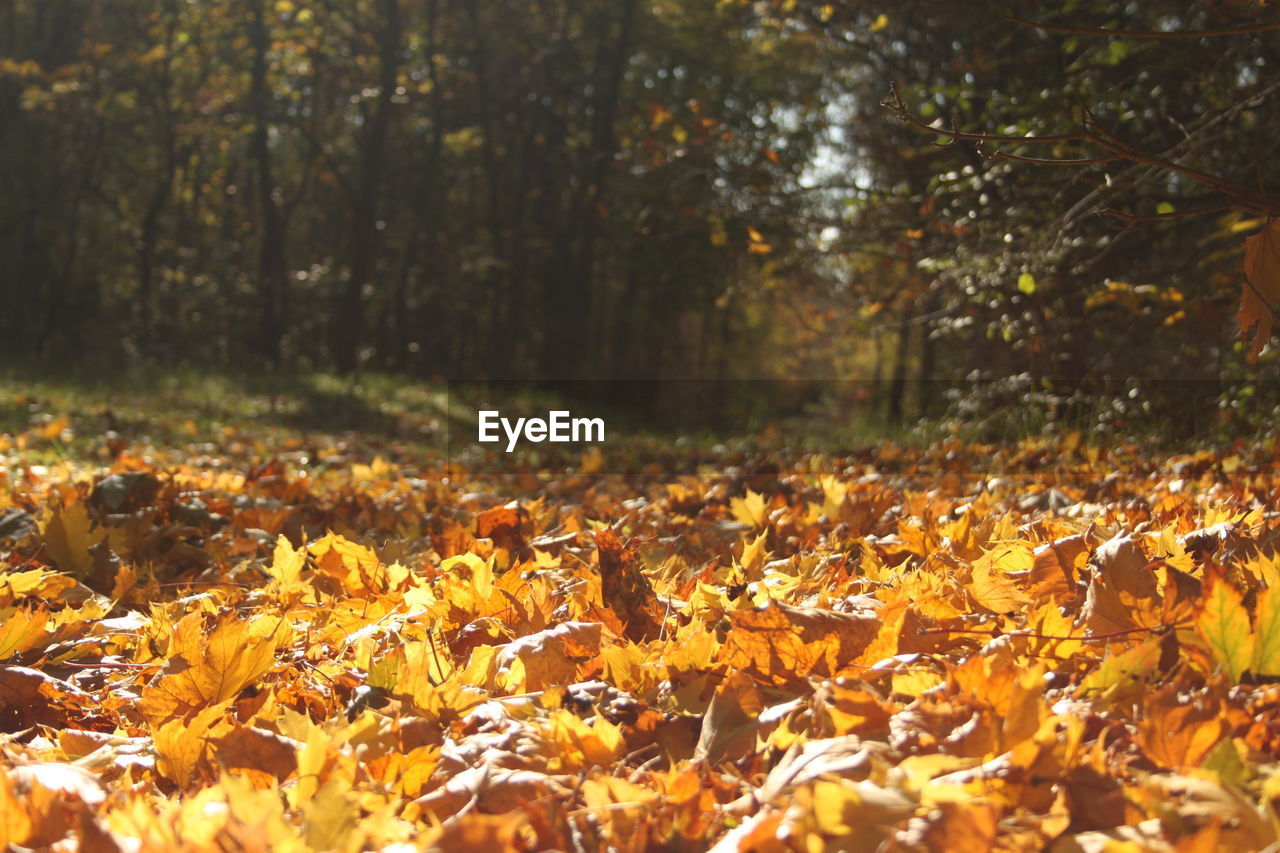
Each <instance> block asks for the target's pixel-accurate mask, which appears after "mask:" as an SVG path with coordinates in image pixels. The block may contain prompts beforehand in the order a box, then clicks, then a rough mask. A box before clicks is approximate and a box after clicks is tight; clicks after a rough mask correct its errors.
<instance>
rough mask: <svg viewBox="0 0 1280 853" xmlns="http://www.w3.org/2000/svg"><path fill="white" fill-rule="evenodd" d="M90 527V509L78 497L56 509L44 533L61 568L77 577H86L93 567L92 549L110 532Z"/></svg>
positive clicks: (50, 554) (45, 539)
mask: <svg viewBox="0 0 1280 853" xmlns="http://www.w3.org/2000/svg"><path fill="white" fill-rule="evenodd" d="M90 528H91V522H90V520H89V511H88V509H87V508H86V507H85V504H84V501H83V500H76V501H74V502H72V503H70V504H68V505H65V506H63V507H62V508H60V509H58V510H56V511H55V512H54V513H53V517H52V518H51V519H50V520H49V523H48V524H47V525H46V526H45V528H44V532H43V534H42V535H43V537H44V546H45V548H46V549H47V550H48V552H49V556H51V557H52V558H53V561H54V562H55V563H57V564H58V568H59V569H61V570H62V571H63V572H66V573H67V574H69V575H72V576H74V577H77V578H83V577H84V576H85V575H86V574H88V572H89V570H90V569H91V568H93V555H92V554H91V553H89V549H90V548H91V547H93V546H94V545H97V544H98V543H99V542H101V541H102V540H103V539H104V538H106V535H107V534H106V531H104V530H102V529H96V530H91V529H90Z"/></svg>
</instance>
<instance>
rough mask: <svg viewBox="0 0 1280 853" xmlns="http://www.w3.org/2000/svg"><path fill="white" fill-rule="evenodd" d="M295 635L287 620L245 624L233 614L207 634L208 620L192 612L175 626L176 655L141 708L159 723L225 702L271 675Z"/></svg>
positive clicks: (145, 695)
mask: <svg viewBox="0 0 1280 853" xmlns="http://www.w3.org/2000/svg"><path fill="white" fill-rule="evenodd" d="M291 635H292V631H291V630H290V628H289V626H288V625H287V624H285V622H284V620H283V619H280V618H259V619H254V620H246V619H239V618H237V617H236V616H235V614H231V613H228V614H226V615H224V616H223V617H222V618H221V619H219V620H218V623H217V624H216V625H215V626H214V628H213V630H212V631H208V632H207V633H206V631H205V627H204V620H203V618H202V617H201V616H200V614H198V613H192V614H190V615H188V616H186V617H185V618H183V619H182V620H181V621H180V622H179V623H178V625H177V626H176V627H175V629H174V636H173V646H172V648H171V649H170V653H171V655H172V657H171V658H170V659H169V662H168V664H167V665H166V666H165V668H164V669H163V670H161V671H160V674H159V677H158V679H157V680H155V681H154V682H152V683H151V684H150V685H148V686H147V688H146V689H145V690H143V692H142V700H141V702H140V704H139V709H140V710H141V712H142V714H143V716H145V717H146V718H147V719H148V720H150V721H151V722H152V724H153V725H159V724H160V723H163V722H164V721H166V720H168V719H170V718H171V717H174V716H186V715H189V714H193V713H196V712H198V711H200V710H201V709H203V708H205V707H208V706H209V705H215V704H217V703H220V702H224V701H226V700H228V699H230V698H231V697H233V696H235V695H236V694H237V693H239V692H240V691H241V690H242V689H244V688H245V687H247V686H248V685H250V684H252V683H253V682H254V681H256V680H257V679H258V678H260V677H261V676H262V675H263V674H264V673H266V672H267V670H269V669H270V668H271V666H272V664H273V663H274V662H275V653H276V650H277V649H278V648H279V647H280V646H281V645H283V644H284V643H285V642H287V641H288V639H289V637H290V636H291Z"/></svg>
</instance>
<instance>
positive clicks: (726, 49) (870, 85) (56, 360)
mask: <svg viewBox="0 0 1280 853" xmlns="http://www.w3.org/2000/svg"><path fill="white" fill-rule="evenodd" d="M1011 16H1017V17H1021V18H1024V19H1027V20H1034V21H1035V22H1037V23H1039V24H1041V25H1044V26H1031V25H1028V24H1027V23H1025V22H1024V23H1019V22H1017V21H1013V20H1010V19H1009V18H1010V17H1011ZM1277 17H1280V10H1276V9H1274V8H1271V7H1270V6H1268V4H1266V3H1259V2H1246V0H1206V1H1205V2H1190V3H1188V2H1166V0H1152V2H1143V3H1118V2H1090V0H1065V2H1059V3H1012V4H1010V3H1007V2H985V0H974V2H965V3H941V2H931V1H930V0H898V2H895V3H884V2H861V0H846V2H835V3H822V2H810V0H342V2H330V1H329V0H222V2H213V1H212V0H112V2H110V3H101V2H96V0H2V2H0V150H2V151H3V152H4V156H3V157H0V270H2V272H0V304H2V305H3V306H4V309H3V311H0V354H2V355H3V357H4V358H5V359H6V360H8V361H9V362H11V363H12V362H14V361H26V362H41V363H50V364H82V363H93V364H96V365H105V366H107V368H108V369H110V368H111V367H113V366H114V367H117V368H123V367H125V366H127V365H130V364H134V363H137V362H153V363H158V364H163V365H181V364H190V365H207V364H218V365H226V366H239V367H244V368H251V369H252V368H255V367H261V366H262V365H271V366H274V367H277V368H279V369H301V370H326V371H335V372H338V373H347V372H351V371H354V370H377V371H390V372H397V373H404V374H408V375H412V376H420V377H467V378H486V377H487V378H504V379H536V380H544V381H556V380H562V379H601V378H632V377H644V378H650V379H652V378H673V379H674V378H680V379H687V378H703V379H722V378H724V379H747V378H772V379H782V378H809V379H824V380H848V381H849V382H850V384H849V385H848V386H847V390H846V391H844V392H842V393H844V394H845V396H846V397H848V398H849V400H852V402H854V403H865V404H867V405H874V406H875V407H876V408H877V410H878V411H879V412H881V413H882V414H883V415H885V416H886V417H888V418H890V419H893V420H902V419H906V418H914V417H918V416H921V415H942V414H947V413H950V414H951V415H953V416H959V417H963V416H965V414H966V412H970V413H972V412H978V411H986V410H990V409H991V408H992V407H999V406H1001V405H1010V404H1016V405H1018V406H1027V405H1033V404H1034V405H1038V406H1040V408H1041V409H1042V410H1043V412H1044V413H1045V416H1046V417H1053V416H1056V417H1060V418H1067V417H1074V418H1076V420H1077V421H1079V420H1080V419H1081V418H1082V417H1083V418H1085V419H1087V421H1088V425H1090V426H1093V427H1105V426H1107V425H1109V424H1112V423H1118V422H1122V421H1124V420H1125V419H1129V420H1132V419H1133V418H1136V417H1147V418H1154V419H1157V420H1163V421H1166V422H1169V423H1173V424H1175V425H1176V426H1177V427H1178V428H1181V427H1184V426H1187V425H1194V428H1196V429H1203V428H1205V425H1211V426H1214V427H1215V428H1217V427H1221V426H1223V425H1227V426H1229V425H1230V424H1231V423H1233V419H1234V421H1235V422H1240V421H1243V420H1247V419H1257V418H1259V417H1262V418H1273V416H1274V412H1273V411H1272V410H1271V408H1269V407H1270V406H1272V405H1273V404H1274V401H1273V400H1270V401H1266V400H1268V398H1270V397H1271V396H1272V395H1271V394H1269V393H1267V392H1265V391H1264V389H1266V388H1268V387H1270V386H1269V385H1267V383H1265V382H1263V381H1260V380H1263V379H1267V378H1268V377H1272V376H1274V375H1275V374H1276V371H1277V367H1276V365H1275V358H1274V357H1273V354H1271V353H1270V352H1264V353H1263V355H1262V358H1261V360H1260V362H1259V364H1258V365H1257V366H1256V367H1252V366H1249V365H1248V364H1247V360H1246V357H1245V353H1244V352H1243V350H1242V347H1241V345H1240V343H1239V337H1240V335H1239V330H1238V328H1237V326H1236V322H1235V315H1236V311H1237V309H1238V307H1239V304H1240V298H1241V287H1242V273H1241V263H1242V248H1241V243H1242V240H1243V238H1245V237H1246V236H1248V235H1249V234H1251V233H1255V232H1257V231H1258V229H1259V228H1261V227H1263V225H1264V224H1265V222H1266V217H1267V216H1268V215H1270V214H1275V213H1278V212H1280V209H1276V208H1275V207H1274V206H1273V203H1274V199H1273V197H1272V196H1270V195H1268V194H1267V190H1266V188H1267V187H1275V186H1276V185H1277V177H1278V175H1277V173H1278V172H1280V166H1278V165H1277V157H1276V154H1277V145H1276V133H1275V131H1276V128H1277V127H1280V98H1278V97H1277V93H1278V89H1280V84H1277V79H1278V78H1280V74H1278V70H1280V30H1276V29H1274V28H1268V27H1267V26H1266V24H1267V23H1268V22H1270V21H1273V20H1275V19H1276V18H1277ZM1095 30H1125V31H1176V32H1180V33H1187V32H1196V31H1211V32H1210V34H1208V35H1204V36H1200V37H1194V38H1176V39H1174V38H1149V37H1146V38H1143V37H1115V36H1108V35H1105V34H1098V33H1096V32H1094V31H1095ZM1224 30H1225V31H1227V32H1225V33H1223V32H1222V31H1224ZM891 86H896V91H897V93H898V95H899V96H900V97H901V102H900V105H899V106H900V109H899V110H898V111H897V114H895V111H894V110H892V109H886V108H885V107H884V106H882V101H884V100H885V99H886V98H887V97H889V96H890V91H891ZM904 111H905V113H904ZM904 117H909V118H912V119H915V120H916V121H918V122H919V123H921V124H929V123H935V124H936V125H937V126H938V127H941V128H944V129H950V128H955V129H957V130H961V131H965V132H969V133H976V134H983V133H985V134H996V135H999V136H1007V137H1023V136H1035V137H1041V138H1043V137H1057V136H1066V137H1075V138H1065V139H1062V140H1061V141H1058V142H1047V143H1042V144H1029V143H1016V142H1011V143H992V142H976V141H972V140H959V141H955V142H953V143H952V144H949V145H942V146H940V145H938V144H936V143H937V141H938V138H937V137H936V136H934V135H931V134H930V133H928V132H926V131H924V130H922V129H921V128H920V127H918V126H915V125H914V124H913V123H912V121H904V120H903V119H904ZM1084 118H1087V119H1088V121H1090V122H1092V123H1093V125H1092V126H1093V127H1094V128H1095V131H1094V132H1095V134H1096V133H1098V131H1097V128H1103V129H1105V131H1106V133H1107V134H1110V136H1109V138H1110V139H1112V140H1113V141H1114V140H1122V141H1123V144H1124V145H1129V146H1132V148H1133V150H1134V151H1135V152H1139V154H1142V156H1147V157H1148V160H1147V161H1144V160H1143V159H1142V156H1139V157H1138V158H1137V159H1136V160H1135V158H1133V157H1116V156H1113V155H1114V147H1113V149H1112V150H1111V153H1110V154H1109V153H1108V151H1107V150H1099V148H1098V147H1097V145H1095V144H1093V143H1094V142H1096V141H1097V140H1096V136H1095V138H1094V139H1089V138H1083V139H1082V138H1079V136H1078V131H1079V128H1080V125H1081V121H1082V119H1084ZM1115 144H1120V143H1115ZM998 150H999V151H1003V152H1005V153H1007V154H1014V155H1017V156H1015V157H992V156H991V155H992V154H995V153H996V152H997V151H998ZM1017 157H1032V158H1051V159H1067V160H1083V161H1085V162H1083V163H1077V164H1075V165H1068V166H1049V165H1042V164H1034V163H1026V162H1019V160H1018V159H1017ZM1152 160H1154V161H1155V162H1151V161H1152ZM1162 163H1163V164H1166V165H1167V164H1174V165H1176V166H1178V167H1180V168H1181V169H1182V170H1183V171H1181V172H1180V171H1179V170H1178V169H1172V170H1171V169H1169V168H1166V167H1164V166H1162V165H1161V164H1162ZM1189 171H1194V173H1195V174H1201V175H1209V176H1216V177H1217V178H1220V179H1221V182H1222V183H1220V184H1219V185H1214V184H1212V183H1210V184H1206V182H1205V181H1203V180H1197V179H1196V178H1195V176H1194V175H1191V176H1188V172H1189ZM1224 186H1225V187H1226V189H1225V190H1224V189H1223V187H1224ZM1231 188H1235V190H1236V192H1234V194H1233V192H1232V191H1231ZM1241 188H1253V190H1254V191H1255V192H1254V193H1253V194H1252V195H1250V194H1248V193H1243V191H1242V190H1241ZM1108 209H1109V210H1111V211H1112V212H1111V213H1109V214H1108V213H1101V214H1100V213H1099V211H1106V210H1108ZM1184 214H1194V215H1184ZM920 380H925V381H920ZM1264 401H1266V402H1264ZM846 402H848V400H846ZM1082 412H1083V413H1084V414H1083V415H1081V413H1082ZM1246 415H1247V416H1248V418H1246V417H1245V416H1246Z"/></svg>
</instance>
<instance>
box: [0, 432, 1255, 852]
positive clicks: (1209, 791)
mask: <svg viewBox="0 0 1280 853" xmlns="http://www.w3.org/2000/svg"><path fill="white" fill-rule="evenodd" d="M55 426H56V425H55ZM49 429H50V428H49V427H46V428H44V430H43V432H42V433H41V434H37V435H34V436H26V437H24V436H19V437H18V438H17V439H16V442H17V443H16V444H15V439H14V438H13V437H10V438H8V439H4V444H3V445H0V452H3V454H4V455H5V459H6V460H7V466H6V468H5V469H4V471H6V472H7V473H0V570H2V571H3V574H2V575H0V616H2V618H3V627H2V628H0V845H4V844H9V845H13V846H14V847H25V848H46V847H48V848H53V849H58V850H75V849H81V850H90V851H137V850H156V849H174V850H179V849H180V850H191V851H204V850H250V851H253V850H263V851H266V850H270V851H273V853H282V851H287V850H340V851H355V850H362V849H382V850H415V849H444V850H459V849H473V850H475V849H483V850H485V851H487V853H488V852H489V851H491V852H492V853H497V851H503V850H551V849H554V850H566V851H596V850H620V851H639V850H704V849H714V850H717V851H748V850H750V851H818V850H856V851H864V850H865V851H872V850H917V849H935V850H959V851H986V850H993V849H998V850H1041V849H1051V850H1055V851H1075V850H1104V849H1105V850H1179V851H1201V850H1204V851H1208V850H1214V849H1230V850H1260V849H1264V848H1265V849H1272V850H1274V849H1276V845H1277V842H1278V841H1280V764H1278V763H1277V754H1278V750H1280V713H1278V712H1280V594H1278V593H1277V592H1276V588H1277V584H1280V516H1277V513H1276V512H1275V511H1273V507H1274V505H1275V498H1276V492H1277V488H1280V469H1278V467H1277V453H1276V450H1275V448H1274V447H1243V446H1241V447H1236V448H1234V449H1231V450H1229V451H1225V452H1208V451H1205V452H1200V453H1196V454H1190V455H1181V456H1174V457H1166V458H1151V457H1150V456H1149V455H1147V454H1145V453H1143V452H1142V451H1140V450H1139V449H1138V448H1136V447H1113V448H1109V449H1106V450H1098V449H1094V448H1090V447H1088V446H1086V445H1084V444H1082V443H1081V442H1080V441H1079V437H1078V436H1069V437H1068V438H1067V439H1063V440H1058V441H1055V442H1038V443H1037V442H1032V443H1026V444H1023V445H1021V446H1018V447H1014V448H1007V449H1004V450H997V449H995V448H990V447H977V446H970V445H965V444H962V443H960V442H959V441H944V442H941V443H938V444H936V445H935V446H933V447H930V448H925V449H918V450H907V449H902V448H897V447H893V446H885V447H881V448H878V449H875V450H867V451H865V452H861V453H857V454H851V455H845V456H839V457H836V456H827V457H823V456H803V457H798V458H792V459H788V458H786V456H785V454H781V455H779V454H776V453H775V454H772V455H769V456H768V457H767V458H766V457H764V456H761V457H759V458H755V457H752V455H751V453H750V452H744V453H738V454H736V455H734V454H726V458H725V459H724V461H723V464H721V465H719V466H718V467H715V468H711V467H708V468H707V469H706V471H705V472H703V473H700V474H698V475H689V476H677V475H668V476H663V475H662V473H661V472H660V471H651V472H650V475H649V476H646V477H644V478H635V477H631V478H628V477H619V476H614V477H611V476H604V475H600V474H594V475H583V474H572V473H568V474H566V473H565V472H564V471H560V472H542V473H538V472H532V473H528V474H524V475H520V476H497V475H492V474H490V475H481V474H469V473H468V472H466V471H460V470H448V471H442V470H440V467H439V466H438V465H433V464H432V463H431V462H430V461H429V460H424V459H422V458H414V456H413V454H410V453H405V452H396V451H395V450H394V449H392V450H389V451H386V452H385V453H384V455H381V456H377V457H376V458H374V457H373V456H372V454H368V455H365V454H362V453H361V452H360V451H358V450H355V449H352V448H351V447H348V446H346V445H345V444H343V443H342V442H340V441H336V440H330V441H328V442H323V441H317V440H314V439H308V440H306V441H298V440H295V441H293V442H291V443H288V442H287V443H285V444H284V445H282V446H280V447H278V448H276V449H275V450H273V451H272V452H271V453H270V454H269V455H268V456H265V457H264V456H262V455H261V454H260V453H259V452H258V451H259V450H260V448H259V449H257V450H255V449H254V448H253V447H252V446H248V447H246V446H244V445H242V444H241V443H240V442H239V440H238V439H237V438H236V436H234V435H233V434H231V433H230V431H228V432H226V433H225V434H223V435H221V436H220V437H219V438H218V439H217V440H216V441H213V442H209V443H206V444H202V445H199V446H196V447H192V448H188V449H185V450H184V451H182V452H178V453H174V454H171V455H170V456H168V457H160V456H153V457H148V456H145V455H143V454H141V453H139V454H136V455H131V454H130V452H129V451H127V450H123V449H121V448H120V447H118V446H115V445H112V444H110V443H109V442H107V443H104V444H103V447H102V448H100V450H101V458H100V459H99V460H98V463H97V464H94V461H93V460H92V459H91V458H90V459H88V460H87V461H85V462H81V463H79V464H65V465H51V466H45V467H41V466H35V465H31V464H27V463H24V462H23V458H24V451H23V447H24V444H23V442H24V441H25V440H26V439H27V438H30V440H32V441H35V442H38V441H40V440H41V439H42V437H43V438H44V439H48V438H50V435H49V434H48V433H49ZM255 459H256V460H257V461H254V460H255ZM587 467H588V468H590V467H591V466H590V465H588V466H587ZM764 471H768V472H769V473H759V472H764Z"/></svg>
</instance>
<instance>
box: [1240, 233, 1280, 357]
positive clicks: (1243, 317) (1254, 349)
mask: <svg viewBox="0 0 1280 853" xmlns="http://www.w3.org/2000/svg"><path fill="white" fill-rule="evenodd" d="M1244 274H1245V278H1246V279H1247V283H1246V284H1245V286H1244V292H1243V294H1242V298H1241V300H1240V312H1239V313H1238V314H1237V315H1236V319H1237V321H1238V322H1239V323H1240V333H1241V335H1242V336H1243V337H1244V343H1245V351H1246V352H1247V353H1248V355H1249V359H1250V360H1251V361H1252V360H1255V359H1257V357H1258V353H1260V352H1261V351H1262V348H1263V346H1265V345H1266V343H1267V341H1268V340H1270V338H1271V332H1272V329H1273V328H1274V327H1275V322H1276V314H1275V311H1274V310H1273V309H1272V307H1271V306H1273V305H1275V304H1276V303H1277V302H1280V220H1276V221H1275V222H1271V223H1270V224H1268V225H1267V227H1266V228H1263V229H1262V230H1261V231H1259V232H1258V233H1257V234H1254V235H1253V236H1252V237H1249V238H1248V239H1246V240H1245V241H1244Z"/></svg>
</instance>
